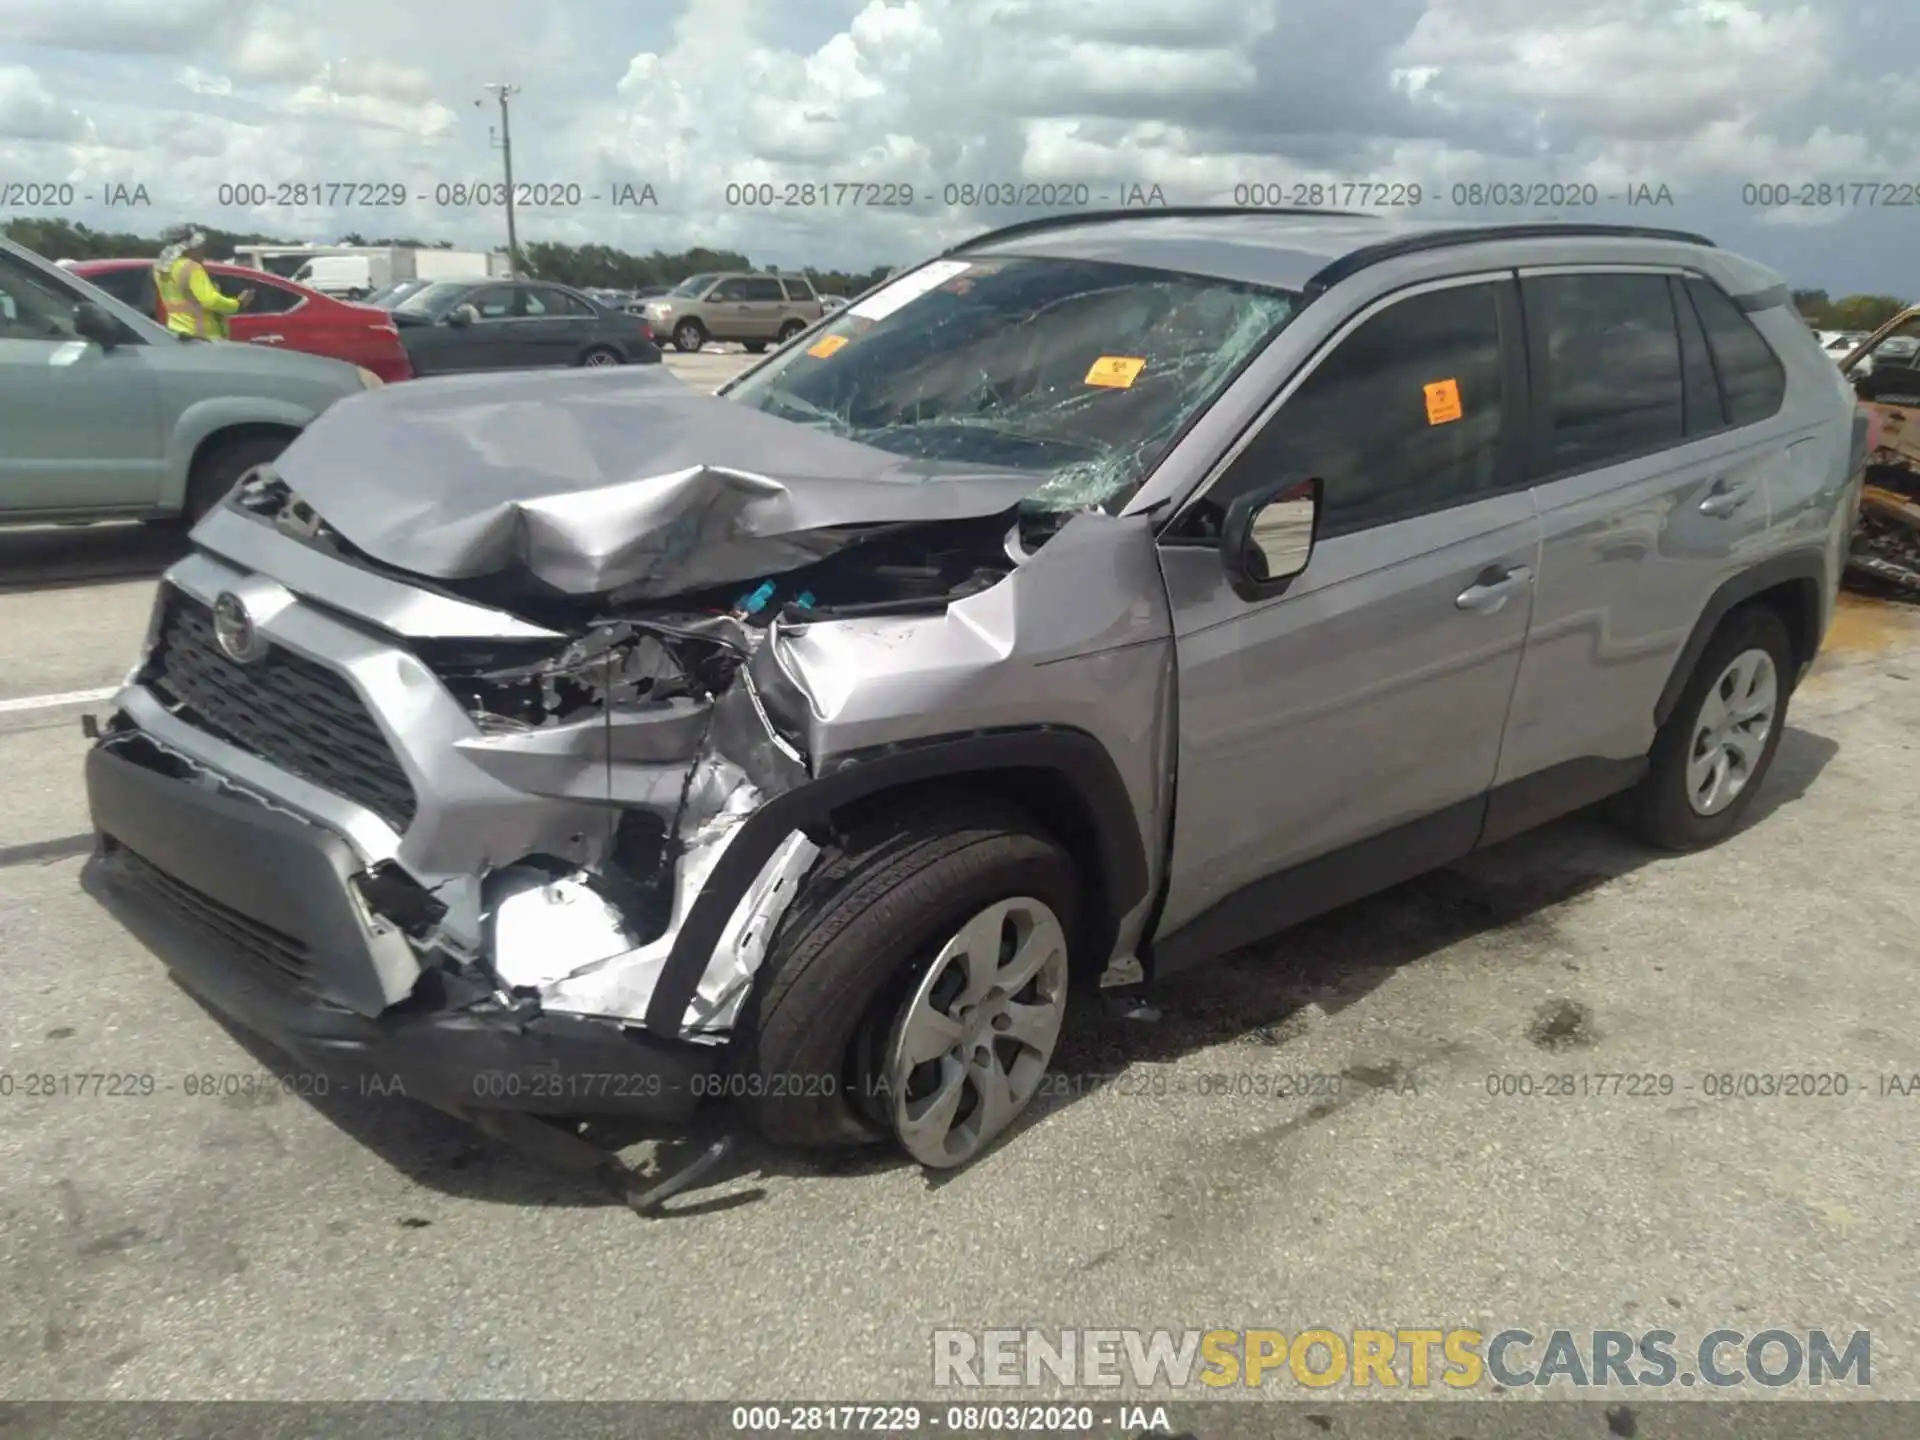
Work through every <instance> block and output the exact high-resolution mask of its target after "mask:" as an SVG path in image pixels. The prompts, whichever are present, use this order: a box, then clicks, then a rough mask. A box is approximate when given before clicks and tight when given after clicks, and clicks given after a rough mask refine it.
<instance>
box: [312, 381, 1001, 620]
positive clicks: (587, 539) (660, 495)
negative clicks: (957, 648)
mask: <svg viewBox="0 0 1920 1440" xmlns="http://www.w3.org/2000/svg"><path fill="white" fill-rule="evenodd" d="M595 379H596V383H594V384H591V385H582V384H580V383H579V377H578V376H576V375H573V374H570V373H569V372H566V371H556V372H553V373H550V374H542V373H539V372H533V373H518V372H516V373H513V374H503V375H498V376H475V377H471V378H466V377H457V378H447V379H441V380H436V381H435V382H434V383H433V384H431V385H420V386H410V385H395V386H389V387H388V388H387V389H385V390H379V391H372V392H369V393H368V394H366V395H364V396H359V397H356V400H355V403H353V404H349V405H342V406H338V407H335V408H334V409H330V410H328V411H327V412H326V413H324V414H323V415H322V416H321V417H320V418H319V419H318V420H316V421H314V423H313V424H311V425H309V426H308V427H307V429H306V431H305V432H304V433H303V434H302V435H301V437H300V438H299V439H298V440H296V441H295V442H294V443H293V444H292V445H291V446H290V447H289V448H288V449H287V450H286V452H285V453H284V454H283V455H282V456H281V457H280V460H279V461H278V462H277V467H276V468H277V469H278V471H279V474H280V476H281V477H282V478H283V479H284V480H285V481H286V482H287V483H288V484H289V485H290V486H291V487H292V488H293V490H294V491H295V492H296V493H297V494H298V495H299V497H300V498H301V500H303V501H304V502H305V503H306V504H308V505H309V506H311V507H312V509H313V510H314V511H315V512H317V513H318V514H319V515H321V516H322V517H324V518H325V520H326V522H327V523H328V525H330V526H331V527H332V528H333V529H334V530H335V531H337V532H338V533H339V534H340V535H341V536H343V537H344V538H345V539H346V540H347V541H348V542H350V543H351V544H353V545H355V546H357V547H358V548H359V549H361V550H363V551H365V552H366V553H367V554H368V555H370V556H372V557H373V558H374V559H375V560H379V561H382V562H385V563H386V564H389V565H394V566H397V567H400V568H402V569H406V570H410V571H413V572H414V573H416V574H420V575H426V576H431V577H434V578H437V579H443V580H458V579H471V578H477V577H480V576H485V575H493V574H500V573H504V572H509V571H515V570H524V571H526V572H528V573H530V574H531V575H532V576H533V577H535V578H536V579H538V580H541V581H544V582H546V583H547V584H548V585H551V586H553V587H554V588H556V589H558V590H561V591H563V592H566V593H569V594H577V595H585V594H596V593H601V592H605V591H609V590H615V589H620V590H623V591H624V592H625V593H626V594H627V596H629V597H630V598H633V599H653V598H660V597H664V596H669V595H674V594H680V593H685V592H688V591H695V590H701V589H705V588H707V587H709V586H715V585H722V584H727V585H731V584H734V583H737V582H742V581H748V580H755V579H759V578H761V577H764V576H767V575H771V574H777V573H780V572H783V571H786V570H791V569H795V568H797V567H799V566H801V565H805V564H809V563H812V562H813V561H816V560H819V559H821V558H823V557H824V556H826V555H829V554H832V553H833V552H834V551H836V550H838V549H840V548H842V547H844V546H845V545H846V544H847V543H849V541H851V540H852V539H853V538H855V536H856V535H857V533H858V532H859V530H860V529H861V528H863V527H870V526H873V525H878V524H892V523H919V522H930V521H939V520H959V519H973V518H978V517H983V516H989V515H996V514H1000V513H1002V512H1004V511H1008V510H1011V509H1012V508H1013V507H1014V506H1016V505H1018V504H1019V503H1020V501H1021V500H1022V499H1023V498H1024V497H1025V496H1026V495H1028V494H1029V493H1030V492H1031V491H1032V490H1033V488H1034V486H1035V483H1036V482H1035V478H1034V476H1033V475H1032V474H1031V473H1028V472H1024V471H1018V470H1012V469H1005V468H999V467H992V466H976V465H957V464H950V463H943V462H936V461H928V460H918V459H908V458H902V457H901V456H898V455H894V454H889V453H888V452H886V451H883V450H878V449H875V448H873V447H871V446H867V445H862V444H858V443H856V442H854V441H851V440H846V439H842V438H839V437H837V436H833V435H829V434H827V433H825V432H824V431H821V430H817V429H813V428H811V427H808V426H804V425H796V424H793V423H792V422H790V421H787V420H783V419H780V418H779V417H778V416H773V415H768V414H765V413H763V412H761V411H758V410H755V409H753V408H751V407H749V406H746V405H737V404H734V403H732V402H730V401H727V400H722V399H719V398H717V397H715V396H712V395H705V394H701V393H700V392H698V391H696V390H693V389H691V388H690V387H688V386H687V385H685V384H683V383H682V382H681V381H679V380H678V379H676V378H674V377H673V376H672V375H670V374H664V373H660V372H659V370H658V367H639V366H636V367H633V368H631V369H627V370H622V371H619V372H617V373H615V374H613V375H608V376H598V377H595Z"/></svg>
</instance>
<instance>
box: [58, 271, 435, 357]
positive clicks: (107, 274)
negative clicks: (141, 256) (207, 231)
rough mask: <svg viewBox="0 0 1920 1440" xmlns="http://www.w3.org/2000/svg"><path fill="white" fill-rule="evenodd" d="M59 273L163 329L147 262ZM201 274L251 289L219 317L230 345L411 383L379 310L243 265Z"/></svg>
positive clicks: (393, 332)
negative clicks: (316, 358) (338, 363)
mask: <svg viewBox="0 0 1920 1440" xmlns="http://www.w3.org/2000/svg"><path fill="white" fill-rule="evenodd" d="M65 268H66V269H67V270H68V271H69V272H70V273H72V274H74V275H78V276H79V277H80V278H81V279H83V280H85V281H86V282H87V283H88V284H90V285H97V286H99V287H100V288H101V289H102V290H104V291H106V292H107V293H108V294H109V295H111V296H113V298H114V299H116V300H118V301H120V302H121V303H122V304H123V305H131V306H132V307H133V308H134V309H136V310H138V311H140V312H141V313H142V314H143V315H151V316H153V317H154V318H155V319H157V320H158V321H159V322H160V323H161V324H163V325H164V324H166V317H165V316H164V315H163V314H161V313H160V296H159V294H158V292H157V291H156V290H155V289H154V284H153V262H152V261H151V260H74V261H71V262H69V263H68V265H67V266H66V267H65ZM207 274H208V276H209V277H210V278H211V279H212V280H213V283H214V284H216V285H218V286H219V287H220V289H221V290H222V291H223V292H225V293H226V294H228V295H234V296H237V295H239V293H240V292H241V291H242V290H251V291H253V303H252V304H250V305H249V306H247V308H246V309H244V310H240V311H236V312H235V313H234V314H232V315H229V316H228V317H227V331H228V333H229V334H230V335H231V336H232V337H233V339H235V340H244V341H246V342H248V343H249V344H253V345H272V346H275V347H278V348H284V349H287V350H305V351H306V352H307V353H309V354H311V355H325V356H327V357H328V358H329V359H332V360H345V361H347V362H348V363H350V364H353V365H361V366H364V367H366V368H367V369H368V370H371V371H372V372H373V373H374V374H376V375H378V376H379V377H380V378H381V379H382V380H385V381H387V382H389V383H391V382H393V381H395V380H410V379H412V378H413V366H412V364H411V363H409V361H408V360H407V352H406V348H405V347H404V346H403V345H401V343H400V332H399V331H398V330H397V329H395V328H394V324H393V317H392V316H390V315H388V314H387V312H386V311H384V310H376V309H374V308H373V307H372V306H371V305H349V304H348V303H346V302H345V301H344V300H335V299H333V298H332V297H331V296H328V295H322V294H321V293H320V292H319V291H318V290H309V289H308V288H307V287H306V286H304V285H296V284H294V283H293V281H291V280H283V279H281V278H280V277H279V276H278V275H268V274H267V273H265V272H264V271H260V270H253V269H249V268H248V267H247V266H245V265H232V264H227V263H225V262H223V261H219V260H209V261H208V262H207Z"/></svg>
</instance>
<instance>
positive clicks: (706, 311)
mask: <svg viewBox="0 0 1920 1440" xmlns="http://www.w3.org/2000/svg"><path fill="white" fill-rule="evenodd" d="M644 313H645V315H646V317H647V323H648V324H649V325H651V326H652V327H653V333H654V334H656V335H663V336H671V337H672V338H673V348H674V349H676V350H679V351H681V352H683V353H685V352H689V351H694V350H698V349H699V348H700V347H701V346H703V345H705V344H706V343H707V342H708V341H709V340H737V341H739V342H740V343H741V344H742V345H745V346H746V347H747V349H749V350H750V351H752V352H753V353H754V354H756V355H758V354H759V353H760V352H761V351H763V350H765V349H766V348H767V346H769V345H784V344H785V343H786V342H787V341H789V340H791V339H792V338H793V337H794V336H795V335H798V334H799V333H800V332H801V331H802V330H804V329H806V328H807V327H808V326H809V325H811V324H813V322H814V321H816V320H818V319H819V318H820V317H821V315H823V314H824V313H825V308H824V307H823V306H822V305H821V304H820V297H819V296H818V295H817V294H815V293H814V289H813V284H812V282H811V281H809V280H807V279H806V278H805V277H804V276H800V275H761V274H752V273H748V272H746V271H732V272H728V273H723V274H714V275H690V276H688V277H687V278H686V279H685V280H682V281H681V282H680V283H679V284H678V285H676V286H674V287H673V289H671V290H669V291H668V292H667V293H666V294H665V295H662V296H660V297H659V298H658V299H654V300H649V301H647V302H646V307H645V310H644Z"/></svg>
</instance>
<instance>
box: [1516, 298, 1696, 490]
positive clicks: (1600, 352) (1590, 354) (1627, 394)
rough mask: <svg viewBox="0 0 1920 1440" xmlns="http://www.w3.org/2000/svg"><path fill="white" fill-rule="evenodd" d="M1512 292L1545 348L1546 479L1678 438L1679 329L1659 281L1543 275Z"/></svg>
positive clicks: (1682, 407)
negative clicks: (1523, 304) (1523, 305)
mask: <svg viewBox="0 0 1920 1440" xmlns="http://www.w3.org/2000/svg"><path fill="white" fill-rule="evenodd" d="M1522 293H1523V295H1524V296H1525V300H1526V305H1527V312H1528V323H1529V325H1530V326H1531V327H1532V331H1533V335H1534V336H1535V338H1536V341H1537V343H1539V344H1540V345H1541V346H1542V347H1543V349H1544V351H1545V365H1546V388H1547V393H1546V395H1545V397H1543V398H1544V403H1545V405H1546V408H1547V411H1548V427H1549V428H1548V431H1547V437H1546V446H1547V453H1546V455H1545V456H1544V457H1543V461H1542V464H1543V469H1544V472H1545V473H1546V474H1548V475H1560V474H1566V473H1569V472H1571V471H1575V470H1585V469H1590V468H1592V467H1594V466H1596V465H1604V464H1607V463H1608V462H1610V461H1615V460H1624V459H1627V458H1628V457H1630V456H1634V455H1643V454H1646V453H1648V452H1649V451H1653V450H1657V449H1659V448H1660V447H1661V446H1663V445H1677V444H1679V443H1680V442H1681V441H1682V440H1684V439H1685V438H1686V403H1685V389H1684V381H1683V380H1682V371H1681V364H1680V332H1679V330H1678V329H1677V328H1676V325H1675V321H1674V312H1673V299H1672V296H1671V295H1670V294H1669V292H1668V288H1667V277H1666V276H1664V275H1653V274H1629V273H1618V274H1606V273H1596V274H1583V275H1544V276H1538V277H1535V278H1532V279H1529V280H1526V281H1524V282H1523V286H1522Z"/></svg>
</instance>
